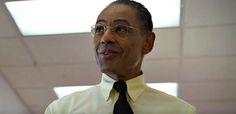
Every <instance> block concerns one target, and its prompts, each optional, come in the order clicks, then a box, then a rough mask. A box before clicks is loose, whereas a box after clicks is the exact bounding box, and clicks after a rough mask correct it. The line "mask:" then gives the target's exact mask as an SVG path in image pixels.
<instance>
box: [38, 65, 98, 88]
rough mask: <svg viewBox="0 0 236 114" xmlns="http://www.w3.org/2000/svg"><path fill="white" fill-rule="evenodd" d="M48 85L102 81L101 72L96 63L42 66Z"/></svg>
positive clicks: (83, 83)
mask: <svg viewBox="0 0 236 114" xmlns="http://www.w3.org/2000/svg"><path fill="white" fill-rule="evenodd" d="M40 69H41V71H42V73H43V75H44V76H45V77H46V78H47V79H46V80H48V81H49V82H48V84H49V85H48V86H78V85H91V84H97V83H99V82H100V77H101V73H100V72H99V70H98V67H97V65H96V63H87V64H78V65H76V64H74V65H73V64H72V65H58V66H41V67H40Z"/></svg>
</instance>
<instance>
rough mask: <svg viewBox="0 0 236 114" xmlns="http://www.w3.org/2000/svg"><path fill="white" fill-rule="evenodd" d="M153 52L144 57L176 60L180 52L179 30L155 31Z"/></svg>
mask: <svg viewBox="0 0 236 114" xmlns="http://www.w3.org/2000/svg"><path fill="white" fill-rule="evenodd" d="M154 32H155V33H156V39H155V44H154V47H153V50H152V51H151V52H150V53H149V54H147V55H146V58H147V59H156V58H178V57H179V52H180V51H179V50H180V29H179V28H170V29H155V30H154Z"/></svg>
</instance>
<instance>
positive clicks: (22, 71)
mask: <svg viewBox="0 0 236 114" xmlns="http://www.w3.org/2000/svg"><path fill="white" fill-rule="evenodd" d="M1 70H2V72H3V73H4V75H5V77H6V79H7V80H8V82H10V83H11V85H12V86H13V87H14V88H39V87H47V83H48V82H49V81H48V80H47V78H45V76H44V75H42V73H41V72H40V69H39V68H38V67H34V66H29V67H25V66H21V67H2V68H1Z"/></svg>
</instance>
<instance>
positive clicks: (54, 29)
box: [6, 0, 180, 36]
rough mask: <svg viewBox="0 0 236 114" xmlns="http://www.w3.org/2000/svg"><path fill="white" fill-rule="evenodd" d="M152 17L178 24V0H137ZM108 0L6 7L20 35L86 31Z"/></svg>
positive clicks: (49, 0) (50, 0) (37, 0)
mask: <svg viewBox="0 0 236 114" xmlns="http://www.w3.org/2000/svg"><path fill="white" fill-rule="evenodd" d="M137 1H140V2H141V3H143V4H144V5H145V6H146V7H147V8H148V9H149V10H150V12H151V14H152V16H153V22H154V27H173V26H179V21H180V0H137ZM110 2H111V0H102V1H100V0H83V1H81V0H27V1H9V2H6V6H7V8H8V10H9V11H10V13H11V15H12V17H13V19H14V20H15V22H16V24H17V26H18V28H19V29H20V31H21V33H22V34H23V35H26V36H27V35H49V34H65V33H67V34H68V33H80V32H89V31H90V27H91V26H92V25H94V24H95V21H96V17H97V15H98V14H99V13H100V11H101V10H102V9H103V8H104V7H105V6H107V5H108V4H109V3H110Z"/></svg>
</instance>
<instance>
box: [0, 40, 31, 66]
mask: <svg viewBox="0 0 236 114" xmlns="http://www.w3.org/2000/svg"><path fill="white" fill-rule="evenodd" d="M32 64H33V60H32V58H31V57H30V54H29V53H28V52H27V51H26V47H24V45H23V43H22V42H21V40H20V39H19V38H0V66H9V65H32Z"/></svg>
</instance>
